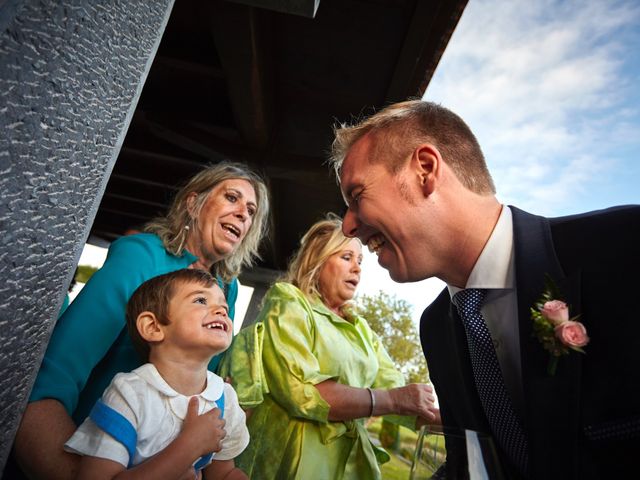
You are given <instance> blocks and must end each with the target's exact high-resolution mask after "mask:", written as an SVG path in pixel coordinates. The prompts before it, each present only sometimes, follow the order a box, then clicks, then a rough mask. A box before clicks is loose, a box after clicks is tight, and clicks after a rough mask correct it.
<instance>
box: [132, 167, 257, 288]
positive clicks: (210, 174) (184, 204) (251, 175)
mask: <svg viewBox="0 0 640 480" xmlns="http://www.w3.org/2000/svg"><path fill="white" fill-rule="evenodd" d="M234 179H241V180H246V181H248V182H249V183H250V184H251V186H252V187H253V190H254V191H255V194H256V203H257V205H256V211H255V214H254V215H253V219H252V223H251V227H250V228H249V231H248V232H247V235H246V236H245V237H244V239H243V240H242V242H240V245H238V248H237V249H236V250H235V251H234V252H233V253H232V254H231V255H229V256H228V257H227V258H224V259H222V260H220V261H219V262H217V263H216V264H214V265H213V266H212V267H211V273H212V274H213V275H217V276H218V277H220V278H221V279H222V280H224V281H225V282H230V281H231V280H232V279H233V278H234V277H237V276H238V274H239V273H240V270H241V269H242V267H245V266H251V265H252V264H253V262H254V260H255V259H256V258H260V256H259V254H258V248H259V246H260V241H261V240H262V238H263V237H264V236H266V234H267V230H268V221H267V219H268V216H269V192H268V190H267V187H266V185H265V183H264V180H263V179H262V178H261V177H260V176H259V175H258V174H257V173H255V172H253V171H251V170H249V169H248V168H247V167H246V166H244V165H242V164H240V163H234V162H226V161H225V162H221V163H218V164H216V165H211V166H209V167H206V168H205V169H203V170H202V171H200V172H199V173H197V174H196V175H195V176H193V177H192V178H191V180H189V181H188V182H187V183H186V184H185V185H184V186H183V187H182V188H180V190H179V191H178V193H177V194H176V196H175V198H174V200H173V203H172V204H171V207H170V208H169V211H168V212H167V214H166V215H165V216H163V217H156V218H154V219H153V220H151V221H150V222H149V223H147V224H146V225H145V227H144V231H145V232H150V233H155V234H156V235H158V236H159V237H160V238H161V239H162V243H163V244H164V247H165V248H166V249H167V250H168V251H169V252H171V253H172V254H174V255H176V256H181V255H183V253H184V250H183V247H184V246H185V244H186V241H187V237H188V235H189V231H191V229H192V227H193V219H194V218H197V217H198V215H199V214H200V211H201V210H202V207H203V206H204V204H205V203H206V202H207V199H208V198H209V194H210V193H211V190H213V189H214V188H215V187H216V186H217V185H219V184H220V183H221V182H223V181H225V180H234ZM192 193H196V194H197V196H196V198H195V201H194V202H193V204H192V205H191V207H192V208H191V210H190V209H189V205H188V198H189V196H190V195H191V194H192ZM185 227H189V228H185Z"/></svg>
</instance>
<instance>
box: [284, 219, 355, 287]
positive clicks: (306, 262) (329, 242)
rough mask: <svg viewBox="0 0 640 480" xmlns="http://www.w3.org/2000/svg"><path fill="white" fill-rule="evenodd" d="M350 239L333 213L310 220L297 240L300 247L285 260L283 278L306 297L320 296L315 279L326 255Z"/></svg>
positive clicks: (331, 253)
mask: <svg viewBox="0 0 640 480" xmlns="http://www.w3.org/2000/svg"><path fill="white" fill-rule="evenodd" d="M351 240H353V239H352V238H348V237H345V236H344V235H343V233H342V220H341V219H340V217H338V216H337V215H335V214H333V213H329V214H327V216H326V218H324V219H323V220H320V221H319V222H316V223H314V224H313V225H312V226H311V228H309V230H308V231H307V233H305V234H304V236H303V237H302V239H301V240H300V248H299V249H298V251H297V252H296V253H295V254H294V255H293V258H292V259H291V261H290V262H289V269H288V270H287V273H286V274H285V276H284V278H283V279H282V280H284V281H285V282H289V283H291V284H293V285H295V286H296V287H298V288H299V289H300V290H301V291H302V293H304V294H305V295H306V296H307V297H308V298H310V299H313V298H314V297H316V296H317V297H320V298H322V294H321V293H320V287H319V284H318V279H319V277H320V270H321V269H322V266H323V265H324V263H325V262H326V261H327V259H328V258H329V257H330V256H331V255H333V254H335V253H338V252H339V251H341V250H343V249H344V248H345V247H346V245H347V244H348V243H349V242H350V241H351Z"/></svg>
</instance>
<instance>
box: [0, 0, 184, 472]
mask: <svg viewBox="0 0 640 480" xmlns="http://www.w3.org/2000/svg"><path fill="white" fill-rule="evenodd" d="M172 5H173V0H86V1H81V0H75V1H73V0H59V1H53V0H49V1H47V0H42V1H35V0H29V1H15V0H5V1H0V132H2V134H1V136H0V426H1V427H0V471H1V468H2V466H4V464H5V461H6V459H7V455H8V454H9V450H10V448H11V444H12V442H13V436H14V434H15V429H16V428H17V426H18V423H19V420H20V416H21V414H22V411H23V409H24V406H25V404H26V401H27V398H28V395H29V392H30V390H31V386H32V384H33V380H34V378H35V374H36V372H37V370H38V367H39V365H40V362H41V359H42V355H43V354H44V350H45V349H46V345H47V342H48V340H49V337H50V334H51V331H52V329H53V326H54V324H55V321H56V318H57V312H58V310H59V309H60V306H61V305H62V300H63V297H64V294H65V292H66V288H67V285H68V284H69V281H70V279H71V276H72V274H73V271H74V268H75V265H76V262H77V261H78V258H79V256H80V253H81V250H82V246H83V244H84V242H85V240H86V237H87V235H88V232H89V228H90V226H91V223H92V221H93V218H94V217H95V213H96V210H97V208H98V205H99V203H100V199H101V198H102V194H103V192H104V188H105V186H106V182H107V180H108V178H109V175H110V173H111V170H112V168H113V164H114V162H115V160H116V158H117V155H118V152H119V149H120V146H121V145H122V141H123V139H124V136H125V133H126V129H127V127H128V125H129V122H130V119H131V116H132V114H133V111H134V109H135V105H136V103H137V100H138V98H139V95H140V91H141V89H142V85H143V84H144V80H145V78H146V74H147V72H148V70H149V67H150V65H151V61H152V59H153V56H154V55H155V52H156V50H157V47H158V43H159V41H160V38H161V35H162V32H163V31H164V27H165V25H166V22H167V20H168V16H169V13H170V10H171V7H172ZM87 321H91V319H90V318H88V319H87Z"/></svg>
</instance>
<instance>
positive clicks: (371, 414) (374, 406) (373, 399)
mask: <svg viewBox="0 0 640 480" xmlns="http://www.w3.org/2000/svg"><path fill="white" fill-rule="evenodd" d="M367 390H369V396H370V397H371V411H370V412H369V416H370V417H373V410H374V408H376V396H375V394H374V393H373V390H371V389H370V388H369V387H367Z"/></svg>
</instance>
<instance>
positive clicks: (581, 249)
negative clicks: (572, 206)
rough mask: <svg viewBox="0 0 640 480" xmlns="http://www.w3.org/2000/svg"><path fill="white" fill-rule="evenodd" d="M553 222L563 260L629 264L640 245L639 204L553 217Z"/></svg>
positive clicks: (555, 243)
mask: <svg viewBox="0 0 640 480" xmlns="http://www.w3.org/2000/svg"><path fill="white" fill-rule="evenodd" d="M549 222H550V226H551V232H552V236H553V242H554V245H555V248H556V251H557V253H558V255H559V257H566V258H574V259H576V260H577V259H581V261H582V262H586V263H592V262H602V263H611V264H625V263H627V262H628V260H629V259H628V257H629V254H630V252H632V251H634V250H635V249H636V248H637V245H638V242H640V206H639V205H625V206H620V207H612V208H607V209H605V210H597V211H594V212H587V213H583V214H579V215H570V216H567V217H557V218H551V219H549ZM585 259H588V260H585Z"/></svg>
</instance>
